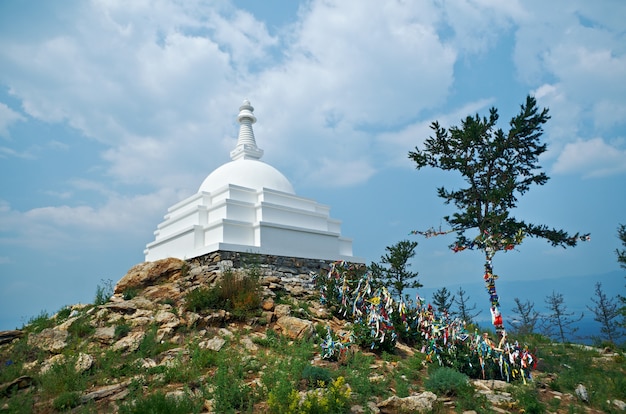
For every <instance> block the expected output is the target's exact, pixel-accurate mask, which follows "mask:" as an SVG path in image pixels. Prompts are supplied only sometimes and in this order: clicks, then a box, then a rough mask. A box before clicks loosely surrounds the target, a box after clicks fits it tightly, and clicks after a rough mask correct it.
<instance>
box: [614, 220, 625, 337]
mask: <svg viewBox="0 0 626 414" xmlns="http://www.w3.org/2000/svg"><path fill="white" fill-rule="evenodd" d="M617 237H619V239H620V240H621V242H622V247H624V249H622V250H620V249H615V253H617V262H618V263H619V265H620V266H621V267H622V269H626V225H625V224H620V225H619V226H618V227H617ZM617 297H618V298H619V301H620V303H621V304H622V307H621V309H620V313H621V314H622V323H621V325H622V328H626V296H622V295H617Z"/></svg>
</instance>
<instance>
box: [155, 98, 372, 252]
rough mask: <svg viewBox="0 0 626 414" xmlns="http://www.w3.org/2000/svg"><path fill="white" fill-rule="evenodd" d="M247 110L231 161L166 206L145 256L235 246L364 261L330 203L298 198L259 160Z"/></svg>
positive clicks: (247, 104) (245, 109) (242, 115)
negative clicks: (331, 214) (356, 254)
mask: <svg viewBox="0 0 626 414" xmlns="http://www.w3.org/2000/svg"><path fill="white" fill-rule="evenodd" d="M253 111H254V108H253V107H252V106H251V105H250V102H249V101H247V100H245V101H244V102H243V105H242V106H241V107H240V108H239V116H238V121H239V124H240V127H239V137H238V139H237V145H236V147H235V149H234V150H233V151H231V153H230V157H231V159H232V161H230V162H228V163H226V164H224V165H222V166H221V167H219V168H218V169H216V170H215V171H213V172H212V173H211V174H209V176H208V177H207V178H206V179H205V180H204V182H203V183H202V185H201V186H200V189H199V190H198V193H196V194H195V195H193V196H191V197H189V198H187V199H185V200H183V201H181V202H179V203H177V204H175V205H173V206H172V207H170V208H169V209H168V214H167V215H166V216H165V220H164V221H163V222H162V223H161V224H159V225H158V227H157V230H156V231H155V232H154V234H155V236H156V238H155V240H154V241H153V242H151V243H149V244H148V245H147V246H146V250H145V251H144V253H145V256H146V261H154V260H159V259H163V258H166V257H176V258H179V259H191V258H193V257H197V256H202V255H205V254H207V253H211V252H215V251H235V252H243V253H258V254H264V255H277V256H289V257H300V258H308V259H323V260H347V261H351V262H357V263H363V262H364V261H363V260H362V259H360V258H357V257H354V256H353V255H352V240H351V239H347V238H344V237H342V236H341V228H340V227H341V222H340V221H338V220H334V219H332V218H330V217H329V211H330V208H329V207H328V206H325V205H321V204H318V203H316V202H315V201H313V200H311V199H307V198H303V197H299V196H297V195H296V194H295V191H294V189H293V187H292V185H291V183H290V182H289V180H288V179H287V178H286V177H285V176H284V175H283V174H281V173H280V172H279V171H278V170H277V169H276V168H274V167H272V166H270V165H268V164H266V163H264V162H262V161H260V159H261V157H262V156H263V150H262V149H260V148H259V147H257V144H256V140H255V138H254V132H253V130H252V124H254V123H255V122H256V117H255V116H254V114H253Z"/></svg>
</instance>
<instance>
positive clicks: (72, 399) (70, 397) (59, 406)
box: [52, 391, 80, 411]
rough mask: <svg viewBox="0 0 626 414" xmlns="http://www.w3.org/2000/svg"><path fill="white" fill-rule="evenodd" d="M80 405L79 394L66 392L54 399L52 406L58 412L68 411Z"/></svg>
mask: <svg viewBox="0 0 626 414" xmlns="http://www.w3.org/2000/svg"><path fill="white" fill-rule="evenodd" d="M79 405H80V395H78V393H77V392H72V391H70V392H64V393H62V394H61V395H59V396H58V397H56V398H55V399H54V401H53V402H52V406H53V407H54V409H55V410H57V411H66V410H69V409H70V408H74V407H78V406H79Z"/></svg>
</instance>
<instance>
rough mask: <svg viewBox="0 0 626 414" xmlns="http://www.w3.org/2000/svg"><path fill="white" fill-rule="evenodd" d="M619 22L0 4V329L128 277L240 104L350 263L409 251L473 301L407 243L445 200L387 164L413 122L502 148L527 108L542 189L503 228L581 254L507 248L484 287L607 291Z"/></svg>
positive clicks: (468, 272) (617, 142)
mask: <svg viewBox="0 0 626 414" xmlns="http://www.w3.org/2000/svg"><path fill="white" fill-rule="evenodd" d="M625 21H626V3H624V2H622V1H618V0H614V1H610V0H604V1H597V2H588V1H584V0H581V1H551V2H545V1H530V0H529V1H507V2H502V1H498V0H459V1H454V2H440V1H387V2H380V1H373V0H372V1H370V0H342V1H331V0H324V1H322V0H320V1H300V2H296V1H286V0H285V1H278V0H273V1H263V2H260V1H256V0H254V1H253V0H236V1H227V0H224V1H217V2H215V1H185V2H174V1H151V2H130V3H129V2H125V1H114V0H110V1H104V0H102V1H64V2H35V1H32V0H31V1H11V0H8V1H2V2H0V180H1V181H0V182H1V186H0V189H1V190H0V287H1V289H0V329H12V328H14V327H19V326H21V325H22V324H23V323H24V322H26V320H28V318H30V317H32V316H34V315H36V314H38V313H39V311H41V310H46V311H48V312H54V311H56V310H58V309H59V308H60V307H62V306H63V305H66V304H73V303H78V302H83V303H85V302H91V301H92V300H93V297H94V294H95V289H96V285H98V284H101V281H102V280H107V279H112V280H113V281H117V280H118V279H119V278H121V277H122V276H123V275H124V274H125V273H126V271H127V270H128V269H129V268H130V267H132V266H133V265H135V264H137V263H139V262H141V261H143V249H144V247H145V245H146V244H147V243H149V242H151V241H152V240H153V237H154V236H153V231H154V230H155V229H156V225H157V224H158V223H160V222H161V219H162V217H163V215H164V214H165V213H166V210H167V207H169V206H170V205H172V204H174V203H175V202H177V201H179V200H181V199H183V198H186V197H188V196H190V195H191V194H193V193H195V192H196V191H197V189H198V187H199V186H200V184H201V183H202V181H203V179H204V178H205V177H206V176H207V175H208V174H209V173H210V172H211V171H212V170H214V169H215V168H217V167H218V166H220V165H221V164H223V163H225V162H227V161H229V151H230V150H231V149H232V148H233V147H234V144H235V142H236V137H237V123H236V115H237V110H238V107H239V105H240V104H241V102H242V101H243V100H244V99H246V98H247V99H249V100H250V101H251V102H252V105H253V106H254V107H255V114H256V116H257V118H258V122H257V124H255V135H256V139H257V143H258V145H259V147H261V148H263V149H264V150H265V155H264V157H263V160H264V161H266V162H268V163H270V164H271V165H273V166H275V167H276V168H278V169H279V170H280V171H281V172H282V173H283V174H285V175H286V176H287V177H288V178H289V179H290V180H291V182H292V184H293V185H294V188H295V190H296V192H297V193H298V194H299V195H301V196H304V197H309V198H313V199H315V200H316V201H318V202H320V203H323V204H327V205H329V206H330V207H331V216H332V217H334V218H337V219H339V220H342V233H343V234H344V235H345V236H347V237H351V238H352V239H353V247H354V253H355V255H357V256H360V257H364V258H365V259H366V260H367V261H368V263H369V262H371V261H374V260H378V259H379V258H380V256H381V254H383V253H384V252H385V246H389V245H392V244H394V243H396V242H398V241H400V240H402V239H415V240H417V241H418V242H419V246H418V248H417V255H416V257H415V260H414V261H413V263H412V264H413V266H412V269H413V270H417V271H419V273H420V281H421V282H422V283H423V284H424V285H426V286H427V287H437V286H444V285H446V284H457V283H465V282H467V283H470V282H476V281H480V280H481V276H482V275H481V273H482V261H483V258H482V257H481V255H480V254H479V253H478V252H463V253H458V254H454V253H452V252H450V251H449V250H448V249H447V246H448V244H450V243H451V242H452V239H451V238H446V237H441V238H434V239H428V240H426V239H420V238H417V236H410V235H409V232H410V231H411V230H413V229H426V228H428V227H430V226H439V225H440V224H441V225H444V223H443V222H442V219H441V217H443V216H444V215H446V214H449V213H450V212H451V210H450V207H448V206H444V205H443V203H442V202H441V200H440V199H438V198H437V197H436V188H437V187H438V186H441V185H444V186H450V187H454V186H455V185H456V186H458V185H460V184H461V183H460V182H459V181H458V177H456V176H454V175H453V174H445V173H442V172H439V171H432V170H431V171H429V170H420V171H416V170H415V168H414V165H412V164H411V162H410V160H408V158H407V153H408V151H410V150H413V149H414V147H415V146H419V145H421V144H422V142H423V140H424V139H425V138H427V137H428V136H429V133H430V130H429V128H428V126H429V125H430V123H431V122H432V121H434V120H438V121H439V122H440V123H441V124H442V125H445V126H449V125H455V124H458V123H459V120H460V119H461V118H463V117H465V116H466V115H468V114H474V113H476V112H478V113H481V114H486V113H487V112H488V109H489V107H491V106H495V107H497V108H498V109H499V111H500V115H501V120H502V122H501V124H500V126H501V127H502V128H504V129H506V128H507V126H508V125H507V124H508V120H509V119H510V118H511V117H512V116H513V115H514V114H515V113H516V112H517V111H518V109H519V105H520V104H521V103H522V102H523V101H524V99H525V96H526V95H527V94H533V95H535V96H536V98H537V99H538V102H539V104H540V105H541V106H545V107H548V108H550V114H551V115H552V119H551V120H550V121H549V122H548V124H547V125H546V128H545V135H544V137H543V138H544V140H545V142H546V143H547V144H548V147H549V151H548V152H547V153H546V154H544V156H543V157H542V159H541V163H542V165H543V166H544V169H545V171H546V173H547V174H548V175H549V176H550V177H551V180H550V181H548V183H547V184H546V185H545V186H543V187H539V188H533V189H531V191H530V192H529V193H527V194H526V195H525V196H524V197H523V198H522V199H521V200H520V203H519V207H518V209H517V210H516V211H515V215H516V216H517V217H519V218H522V219H525V220H527V221H530V222H534V223H545V224H548V225H551V226H554V227H557V228H564V229H566V230H568V231H572V232H576V231H581V232H590V233H591V237H592V240H591V242H589V243H584V244H581V245H580V246H579V247H576V248H574V249H567V250H565V249H561V248H552V247H550V246H549V245H548V244H547V243H546V242H543V241H537V240H527V241H525V242H524V243H523V244H522V245H521V246H520V247H519V249H518V251H514V252H509V253H506V254H499V255H497V256H496V258H495V260H494V268H495V271H496V273H498V274H499V275H500V277H501V278H507V279H508V280H511V281H514V280H527V281H528V283H531V284H534V285H536V286H537V298H530V299H533V300H536V301H542V298H543V297H544V296H545V295H546V294H548V293H550V292H543V291H542V289H541V280H542V279H546V278H551V279H558V278H567V277H571V276H585V275H589V276H590V277H595V276H598V277H599V275H603V274H606V273H610V272H615V271H617V270H619V266H618V264H617V262H616V260H615V249H616V248H617V247H619V241H618V239H617V236H616V233H617V226H618V224H619V223H625V222H626V214H625V212H624V211H625V208H624V206H625V205H626V186H625V185H624V182H626V181H625V180H626V23H624V22H625ZM450 237H451V236H450ZM622 285H623V284H622ZM609 293H619V292H609ZM581 295H586V296H591V292H589V291H588V290H585V291H583V292H581ZM473 299H474V300H476V302H478V304H481V305H484V306H485V307H487V298H486V297H485V298H473ZM483 299H484V301H483ZM500 300H501V302H504V301H507V300H508V301H512V298H504V297H502V295H501V298H500ZM505 316H506V315H505Z"/></svg>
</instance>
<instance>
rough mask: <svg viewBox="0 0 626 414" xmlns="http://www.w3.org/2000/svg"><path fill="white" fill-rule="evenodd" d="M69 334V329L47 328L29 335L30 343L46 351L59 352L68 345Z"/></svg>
mask: <svg viewBox="0 0 626 414" xmlns="http://www.w3.org/2000/svg"><path fill="white" fill-rule="evenodd" d="M67 336H68V333H67V331H62V330H59V329H54V328H46V329H44V330H43V331H41V332H39V333H38V334H33V335H30V336H29V337H28V345H30V346H34V347H37V348H40V349H43V350H44V351H50V352H53V353H59V352H61V351H62V350H63V348H65V347H66V346H67V342H66V341H67Z"/></svg>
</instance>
